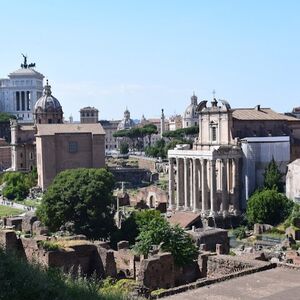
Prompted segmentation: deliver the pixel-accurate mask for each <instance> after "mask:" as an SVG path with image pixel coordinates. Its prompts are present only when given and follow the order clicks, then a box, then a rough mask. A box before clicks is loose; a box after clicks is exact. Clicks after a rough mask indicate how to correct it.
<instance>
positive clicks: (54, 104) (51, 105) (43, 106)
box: [34, 80, 62, 112]
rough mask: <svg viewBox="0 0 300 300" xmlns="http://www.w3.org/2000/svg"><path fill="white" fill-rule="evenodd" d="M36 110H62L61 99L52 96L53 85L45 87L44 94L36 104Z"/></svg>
mask: <svg viewBox="0 0 300 300" xmlns="http://www.w3.org/2000/svg"><path fill="white" fill-rule="evenodd" d="M34 110H35V111H38V110H39V111H43V112H48V111H62V107H61V105H60V103H59V101H58V100H57V99H56V98H55V97H53V96H52V92H51V86H50V85H48V80H47V84H46V85H45V87H44V95H43V96H42V97H41V98H39V99H38V100H37V102H36V103H35V106H34Z"/></svg>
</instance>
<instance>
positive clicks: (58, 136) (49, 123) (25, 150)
mask: <svg viewBox="0 0 300 300" xmlns="http://www.w3.org/2000/svg"><path fill="white" fill-rule="evenodd" d="M33 116H34V118H33V120H34V123H33V124H31V125H27V124H23V123H21V124H20V123H19V120H12V121H11V147H12V170H14V171H30V170H32V169H33V168H34V167H36V168H37V172H38V185H39V186H40V187H41V188H42V189H43V190H44V189H46V188H47V187H48V186H49V184H50V183H51V182H52V180H53V179H54V177H55V176H56V174H57V173H59V172H61V171H63V170H66V169H73V168H102V167H105V132H104V130H103V128H102V126H101V124H100V123H94V124H88V123H86V124H75V123H74V124H64V123H63V110H62V106H61V104H60V102H59V101H58V99H56V98H55V97H54V96H53V95H52V91H51V86H50V85H49V84H48V81H47V83H46V85H45V87H44V91H43V95H42V96H41V97H40V98H39V99H38V101H36V103H35V106H34V111H33Z"/></svg>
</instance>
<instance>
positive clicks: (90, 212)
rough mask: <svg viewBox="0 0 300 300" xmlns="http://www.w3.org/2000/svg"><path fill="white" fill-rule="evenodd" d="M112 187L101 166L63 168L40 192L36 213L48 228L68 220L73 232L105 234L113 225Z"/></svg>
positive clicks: (107, 233)
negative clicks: (40, 196) (43, 192)
mask: <svg viewBox="0 0 300 300" xmlns="http://www.w3.org/2000/svg"><path fill="white" fill-rule="evenodd" d="M113 187H114V179H113V175H112V174H111V173H110V172H108V171H107V170H105V169H73V170H66V171H63V172H61V173H59V174H58V175H57V176H56V177H55V179H54V181H53V183H52V184H51V185H50V186H49V188H48V189H47V191H46V193H45V194H44V196H43V199H42V202H41V204H40V206H39V207H38V209H37V215H38V217H39V219H40V220H41V221H42V222H43V223H44V224H45V225H46V226H48V227H49V229H50V230H51V231H57V230H58V229H59V228H60V227H61V226H62V225H64V224H65V223H67V222H71V223H72V224H74V228H73V230H74V233H76V234H84V235H86V236H87V237H88V238H95V239H96V238H106V237H109V236H110V234H111V232H112V231H113V230H114V229H115V226H114V219H113V210H112V204H113V195H112V189H113Z"/></svg>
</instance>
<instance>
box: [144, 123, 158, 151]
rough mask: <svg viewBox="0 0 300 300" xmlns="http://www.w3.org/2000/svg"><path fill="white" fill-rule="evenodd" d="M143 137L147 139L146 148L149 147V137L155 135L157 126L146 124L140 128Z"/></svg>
mask: <svg viewBox="0 0 300 300" xmlns="http://www.w3.org/2000/svg"><path fill="white" fill-rule="evenodd" d="M141 132H142V134H143V136H147V137H148V146H151V136H152V135H153V134H157V133H158V131H157V126H156V125H154V124H146V125H144V126H143V127H142V128H141Z"/></svg>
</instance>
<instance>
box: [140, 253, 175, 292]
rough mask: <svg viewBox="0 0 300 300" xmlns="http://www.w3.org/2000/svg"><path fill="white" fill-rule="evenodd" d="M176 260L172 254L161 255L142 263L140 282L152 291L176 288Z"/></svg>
mask: <svg viewBox="0 0 300 300" xmlns="http://www.w3.org/2000/svg"><path fill="white" fill-rule="evenodd" d="M174 267H175V266H174V260H173V256H172V254H171V253H161V254H157V255H154V256H152V257H150V258H148V259H144V260H142V261H141V263H140V269H139V273H138V276H137V278H138V280H139V281H140V282H141V283H142V284H143V285H145V286H146V287H148V288H149V289H151V290H155V289H159V288H165V289H168V288H171V287H174V286H175V271H174Z"/></svg>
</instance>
